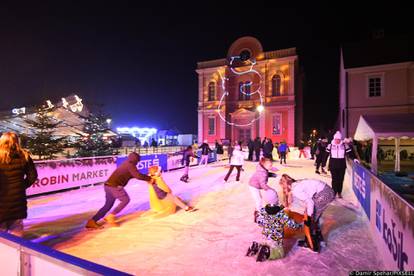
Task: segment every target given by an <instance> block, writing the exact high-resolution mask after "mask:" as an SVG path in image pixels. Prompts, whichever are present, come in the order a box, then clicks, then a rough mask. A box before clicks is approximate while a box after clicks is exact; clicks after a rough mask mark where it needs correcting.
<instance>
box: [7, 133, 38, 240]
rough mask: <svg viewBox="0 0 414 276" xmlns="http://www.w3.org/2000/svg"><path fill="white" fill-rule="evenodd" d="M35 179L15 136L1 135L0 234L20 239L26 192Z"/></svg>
mask: <svg viewBox="0 0 414 276" xmlns="http://www.w3.org/2000/svg"><path fill="white" fill-rule="evenodd" d="M36 179H37V171H36V168H35V165H34V163H33V161H32V159H31V158H30V154H29V152H27V151H26V150H24V149H22V148H21V147H20V144H19V138H18V136H17V135H16V134H15V133H13V132H5V133H3V135H1V137H0V232H10V233H11V234H13V235H16V236H23V231H24V226H23V219H25V218H27V196H26V189H28V188H29V187H30V186H31V185H32V184H33V183H34V182H35V181H36Z"/></svg>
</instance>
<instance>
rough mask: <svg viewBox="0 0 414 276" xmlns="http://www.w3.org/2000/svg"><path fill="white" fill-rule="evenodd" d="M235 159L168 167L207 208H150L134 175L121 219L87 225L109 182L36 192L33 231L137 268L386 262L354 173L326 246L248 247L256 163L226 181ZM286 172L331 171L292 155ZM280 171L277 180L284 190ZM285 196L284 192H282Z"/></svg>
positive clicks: (187, 196)
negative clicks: (169, 211) (268, 250)
mask: <svg viewBox="0 0 414 276" xmlns="http://www.w3.org/2000/svg"><path fill="white" fill-rule="evenodd" d="M224 164H227V162H222V163H221V164H210V165H208V166H207V167H192V168H191V169H190V180H191V181H190V183H182V182H180V181H179V177H180V176H181V174H182V170H177V171H172V172H168V173H164V178H165V180H166V182H167V183H168V184H169V185H170V187H171V188H172V190H173V191H174V193H175V194H176V195H179V196H180V197H181V198H183V199H184V200H187V201H189V202H190V203H191V204H192V205H193V206H195V207H197V208H198V209H199V210H198V211H196V212H193V213H186V212H184V211H182V210H179V211H178V212H177V213H176V214H174V215H170V216H168V217H162V218H157V217H154V216H153V215H151V213H150V212H148V208H149V204H148V188H147V184H146V183H144V182H138V181H131V183H129V184H128V186H127V190H128V192H129V194H130V197H131V202H130V204H129V205H128V206H127V208H126V209H125V210H124V211H123V212H122V213H121V214H120V215H121V217H120V222H121V226H120V227H105V228H104V229H102V230H96V231H86V230H84V228H83V227H84V224H85V221H86V220H87V219H89V218H90V217H91V216H92V215H93V214H94V213H95V212H96V211H97V210H98V209H99V208H100V207H101V206H102V204H103V202H104V192H103V187H102V186H101V185H99V186H94V187H88V188H83V189H81V190H74V191H69V192H64V193H58V194H52V195H47V196H42V197H36V198H32V199H30V200H29V217H28V219H27V220H26V221H25V227H26V229H27V233H26V236H25V237H26V238H29V239H37V241H38V242H42V243H43V244H45V245H48V246H51V247H53V248H55V249H57V250H60V251H63V252H65V253H68V254H72V255H75V256H77V257H81V258H84V259H87V260H90V261H93V262H97V263H99V264H103V265H106V266H110V267H113V268H116V269H119V270H122V271H125V272H129V273H131V274H136V275H166V274H168V275H197V274H198V275H230V274H234V275H249V276H251V275H348V273H349V271H352V270H383V269H384V265H383V263H382V261H381V260H380V259H379V258H378V256H379V254H378V251H377V249H376V247H375V245H374V243H373V241H372V239H371V235H370V232H369V225H368V222H367V219H366V218H365V217H364V215H363V210H362V209H361V208H360V207H359V205H358V203H357V200H356V199H355V197H354V195H353V193H352V190H351V185H350V181H349V178H348V177H347V178H346V183H345V188H344V193H343V194H344V199H343V200H336V201H335V202H334V203H333V204H331V205H330V206H329V207H328V209H327V210H326V212H325V213H324V216H323V233H324V236H325V239H327V243H328V245H327V247H325V248H324V249H323V250H322V252H321V253H320V254H315V253H311V252H309V251H307V250H306V249H303V248H300V247H297V246H295V242H296V239H293V238H289V239H287V240H286V242H285V245H286V250H287V251H288V253H287V256H286V257H285V258H284V259H282V260H276V261H268V262H265V263H257V262H256V261H255V259H254V258H253V257H245V253H246V250H247V248H248V247H249V245H250V244H251V242H252V241H253V240H257V239H258V236H257V235H258V226H256V225H255V224H254V223H253V221H252V220H253V210H254V203H253V200H252V199H251V196H250V193H249V190H248V188H247V181H248V179H249V177H250V176H251V174H252V173H253V171H254V169H255V166H256V163H251V162H246V164H245V166H244V168H245V171H244V172H242V178H241V182H240V183H237V182H235V181H234V176H235V172H233V174H234V175H233V178H231V180H233V181H231V182H230V183H226V184H224V183H223V178H224V175H225V173H226V172H227V168H225V167H224ZM275 166H276V167H278V168H279V169H280V171H279V172H278V174H279V175H280V174H282V173H288V174H290V175H291V176H293V177H294V178H297V179H300V178H305V177H312V178H320V179H322V180H324V181H327V182H328V183H329V184H330V178H328V177H325V176H318V175H316V174H315V173H314V167H313V162H312V160H290V161H289V164H288V165H287V166H281V165H279V164H278V163H276V162H275ZM278 181H279V178H277V179H271V181H270V185H271V186H273V187H275V188H276V189H277V190H278V191H280V189H279V185H278V184H277V183H278ZM280 198H281V197H280Z"/></svg>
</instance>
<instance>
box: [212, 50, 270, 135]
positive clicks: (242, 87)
mask: <svg viewBox="0 0 414 276" xmlns="http://www.w3.org/2000/svg"><path fill="white" fill-rule="evenodd" d="M236 60H242V57H240V56H233V57H231V58H230V70H231V72H232V73H233V74H235V75H238V76H242V75H245V74H250V73H253V74H256V75H257V76H258V77H259V79H260V82H259V85H258V87H257V89H256V90H254V91H250V89H249V91H250V92H246V87H247V86H249V87H251V86H252V82H248V83H243V84H242V85H240V88H239V92H240V93H242V94H244V95H246V96H248V97H251V96H252V95H255V94H258V95H259V100H260V105H258V106H257V109H256V110H257V112H258V113H259V116H257V117H256V118H254V119H253V120H251V121H250V122H248V123H246V124H236V123H233V122H230V121H228V120H226V118H225V117H224V116H223V114H222V112H221V107H222V106H223V104H224V102H225V97H227V96H228V95H230V93H229V91H227V90H226V82H227V81H228V80H229V78H226V77H225V76H223V75H222V74H221V73H220V72H219V74H220V78H221V87H222V89H223V91H224V93H223V95H222V96H221V98H220V102H219V105H218V107H217V113H218V114H219V116H220V119H221V120H223V121H224V122H225V123H226V124H228V125H231V126H240V127H243V126H250V125H252V124H253V123H254V122H256V121H257V120H259V119H260V118H261V117H262V116H263V110H264V107H263V95H262V94H261V93H260V89H261V84H262V76H261V75H260V73H259V72H257V71H256V70H255V69H253V67H254V65H256V63H257V62H256V60H255V59H248V60H247V62H249V63H250V65H249V69H247V70H245V71H237V70H235V69H234V68H233V63H234V61H236Z"/></svg>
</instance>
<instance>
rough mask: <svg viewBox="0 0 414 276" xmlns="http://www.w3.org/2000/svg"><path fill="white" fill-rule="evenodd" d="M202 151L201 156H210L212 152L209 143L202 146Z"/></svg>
mask: <svg viewBox="0 0 414 276" xmlns="http://www.w3.org/2000/svg"><path fill="white" fill-rule="evenodd" d="M200 149H201V155H208V154H209V153H210V152H211V151H212V150H211V149H210V147H209V145H208V144H207V143H203V144H202V145H201V146H200Z"/></svg>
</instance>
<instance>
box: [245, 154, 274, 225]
mask: <svg viewBox="0 0 414 276" xmlns="http://www.w3.org/2000/svg"><path fill="white" fill-rule="evenodd" d="M272 169H273V170H274V169H275V168H274V167H273V162H272V160H271V159H269V158H265V157H262V159H261V160H260V161H259V164H258V165H257V167H256V171H255V172H254V174H253V175H252V176H251V178H250V180H249V190H250V193H251V195H252V197H253V200H254V202H255V210H254V213H253V215H254V221H256V217H257V214H258V212H259V211H260V209H262V207H263V202H262V193H263V192H265V191H266V192H267V191H269V190H270V192H273V193H274V194H275V196H276V197H277V192H276V191H275V190H274V189H273V188H272V187H270V186H269V185H268V184H267V182H268V180H269V177H276V174H275V173H273V172H270V170H272ZM266 203H268V202H266Z"/></svg>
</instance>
